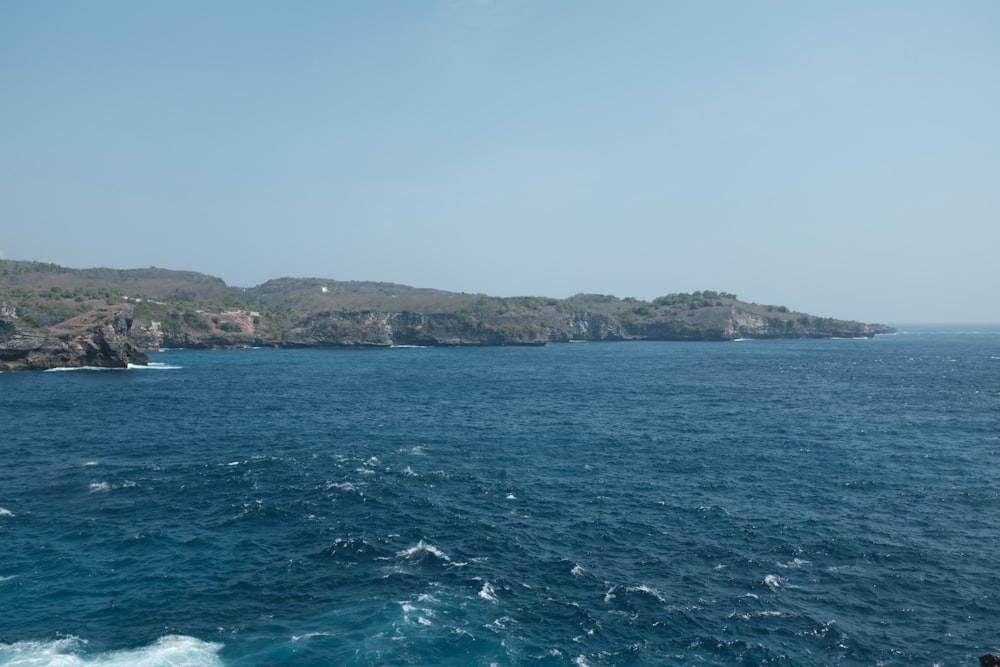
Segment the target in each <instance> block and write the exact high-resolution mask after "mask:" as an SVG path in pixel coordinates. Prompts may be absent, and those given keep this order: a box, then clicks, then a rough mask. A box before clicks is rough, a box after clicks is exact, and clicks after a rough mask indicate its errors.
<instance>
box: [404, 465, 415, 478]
mask: <svg viewBox="0 0 1000 667" xmlns="http://www.w3.org/2000/svg"><path fill="white" fill-rule="evenodd" d="M403 474H404V475H406V476H407V477H416V476H417V473H415V472H413V468H411V467H410V466H406V467H405V468H403Z"/></svg>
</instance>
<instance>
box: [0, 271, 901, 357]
mask: <svg viewBox="0 0 1000 667" xmlns="http://www.w3.org/2000/svg"><path fill="white" fill-rule="evenodd" d="M0 301H2V302H5V303H6V304H7V306H8V308H7V310H8V311H12V312H13V313H14V314H15V317H16V320H17V322H18V324H19V325H20V326H21V327H35V328H45V327H52V326H54V325H56V324H58V323H60V322H62V321H65V320H67V319H69V318H72V317H75V316H79V315H81V314H85V313H87V312H88V311H90V310H93V309H96V308H102V307H106V306H114V305H118V304H123V303H128V304H129V305H130V306H131V307H132V309H133V328H132V335H133V337H135V338H136V340H137V342H138V343H139V344H140V345H143V346H145V347H147V348H154V347H158V346H170V347H175V346H176V347H227V346H246V345H285V346H306V345H392V344H430V345H434V344H449V345H469V344H472V345H476V344H478V345H497V344H542V343H545V342H550V341H562V340H574V339H577V340H632V339H660V340H732V339H735V338H751V337H757V338H779V337H799V338H800V337H831V336H871V335H874V334H877V333H885V332H887V331H890V330H891V329H889V328H888V327H884V326H881V325H866V324H863V323H860V322H854V321H846V320H834V319H831V318H821V317H815V316H812V315H807V314H805V313H796V312H792V311H790V310H789V309H788V308H786V307H784V306H771V305H758V304H751V303H746V302H743V301H739V300H738V299H737V297H736V295H735V294H731V293H728V292H716V291H711V290H706V291H699V292H693V293H679V294H666V295H664V296H661V297H658V298H656V299H653V300H652V301H642V300H638V299H634V298H621V299H620V298H618V297H615V296H610V295H601V294H577V295H575V296H572V297H570V298H567V299H555V298H551V297H540V296H524V297H493V296H487V295H483V294H465V293H455V292H446V291H441V290H435V289H424V288H415V287H410V286H407V285H397V284H393V283H379V282H356V281H336V280H327V279H322V278H278V279H275V280H270V281H268V282H266V283H264V284H262V285H258V286H257V287H253V288H247V289H243V288H237V287H229V286H227V285H226V284H225V283H224V282H223V281H222V280H221V279H219V278H214V277H212V276H206V275H203V274H199V273H193V272H188V271H171V270H168V269H160V268H155V267H154V268H148V269H127V270H120V269H105V268H100V269H67V268H65V267H60V266H57V265H54V264H44V263H40V262H18V261H11V260H0Z"/></svg>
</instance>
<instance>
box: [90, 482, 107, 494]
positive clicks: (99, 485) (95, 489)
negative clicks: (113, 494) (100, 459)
mask: <svg viewBox="0 0 1000 667" xmlns="http://www.w3.org/2000/svg"><path fill="white" fill-rule="evenodd" d="M87 489H88V490H89V491H90V493H107V492H108V491H110V490H111V485H110V484H108V483H107V482H91V483H90V486H88V487H87Z"/></svg>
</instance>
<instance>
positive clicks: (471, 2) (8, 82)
mask: <svg viewBox="0 0 1000 667" xmlns="http://www.w3.org/2000/svg"><path fill="white" fill-rule="evenodd" d="M0 95H2V99H0V257H3V258H7V259H31V260H41V261H48V262H55V263H58V264H63V265H66V266H71V267H77V268H83V267H92V266H110V267H115V268H133V267H145V266H161V267H166V268H172V269H185V270H194V271H200V272H204V273H209V274H212V275H216V276H219V277H221V278H223V279H224V280H225V281H226V282H227V283H229V284H231V285H239V286H251V285H255V284H258V283H261V282H263V281H265V280H267V279H269V278H275V277H280V276H300V277H306V276H310V277H325V278H332V279H338V280H379V281H386V282H397V283H404V284H408V285H414V286H419V287H434V288H439V289H445V290H452V291H461V292H482V293H487V294H493V295H499V296H512V295H529V294H533V295H545V296H554V297H566V296H570V295H572V294H574V293H577V292H595V293H602V294H614V295H616V296H619V297H625V296H633V297H637V298H642V299H651V298H653V297H656V296H658V295H662V294H667V293H670V292H681V291H693V290H702V289H714V290H720V291H728V292H735V293H736V294H737V295H739V296H740V297H741V298H743V299H745V300H748V301H756V302H759V303H772V304H779V305H786V306H788V307H790V308H793V309H795V310H803V311H807V312H810V313H814V314H817V315H822V316H831V317H841V318H849V319H859V320H864V321H879V322H887V323H909V322H948V321H951V322H971V321H1000V298H998V297H997V293H998V289H997V288H998V287H1000V278H998V270H997V267H998V265H1000V261H998V259H997V256H998V254H1000V2H995V1H994V0H981V1H969V0H957V1H949V2H939V1H933V2H927V1H921V0H842V1H841V0H838V1H836V2H833V1H831V2H811V1H810V2H803V1H801V0H781V1H775V0H761V1H758V2H742V1H738V0H725V1H723V0H707V1H705V2H680V1H668V0H626V1H624V2H605V1H600V2H595V1H590V0H573V1H570V0H561V1H556V0H552V1H549V0H539V1H535V0H504V1H491V0H462V1H438V0H427V1H417V0H414V1H404V0H394V1H380V0H374V1H370V0H366V1H364V2H346V1H340V2H338V1H333V0H331V1H328V2H327V1H299V2H260V1H254V0H228V1H221V0H220V1H213V2H201V1H198V2H195V1H189V0H174V1H170V2H166V1H150V2H132V1H131V0H121V1H116V2H112V1H107V0H90V1H88V2H73V1H69V0H52V1H46V0H43V1H38V0H6V1H5V2H3V3H0Z"/></svg>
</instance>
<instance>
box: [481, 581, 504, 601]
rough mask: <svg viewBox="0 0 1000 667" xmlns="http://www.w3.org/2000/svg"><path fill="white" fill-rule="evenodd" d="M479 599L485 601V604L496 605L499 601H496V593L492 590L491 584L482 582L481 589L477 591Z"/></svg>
mask: <svg viewBox="0 0 1000 667" xmlns="http://www.w3.org/2000/svg"><path fill="white" fill-rule="evenodd" d="M479 597H481V598H482V599H484V600H486V601H487V602H492V603H493V604H496V603H497V602H499V601H500V600H498V599H497V596H496V591H494V590H493V584H491V583H490V582H488V581H484V582H483V587H482V588H481V589H479Z"/></svg>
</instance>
